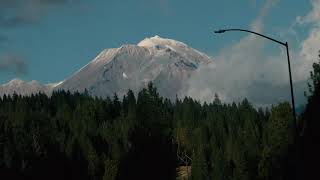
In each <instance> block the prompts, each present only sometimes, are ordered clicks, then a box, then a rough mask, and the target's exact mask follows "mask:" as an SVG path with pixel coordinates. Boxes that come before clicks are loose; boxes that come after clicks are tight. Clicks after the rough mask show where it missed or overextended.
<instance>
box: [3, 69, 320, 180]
mask: <svg viewBox="0 0 320 180" xmlns="http://www.w3.org/2000/svg"><path fill="white" fill-rule="evenodd" d="M311 80H312V81H310V84H309V87H310V93H308V95H307V98H308V105H307V107H306V111H305V112H304V113H303V114H302V115H301V117H300V118H299V128H298V129H297V131H296V129H294V127H295V126H294V124H293V123H294V121H293V117H292V109H291V105H290V104H289V103H286V102H284V103H280V104H278V105H276V106H273V107H271V108H270V109H262V108H259V109H257V108H255V107H253V105H252V104H250V102H248V100H246V99H244V100H243V101H242V102H240V103H232V104H225V103H223V102H221V101H220V100H219V97H218V96H216V98H215V100H214V101H213V102H211V103H204V104H202V103H200V102H198V101H195V100H193V99H191V98H187V97H186V98H184V99H183V100H178V99H177V100H176V101H174V102H172V101H170V100H168V99H164V98H162V97H161V96H160V95H159V94H158V92H157V90H156V88H155V87H154V86H153V85H152V84H149V85H148V87H147V88H145V89H142V90H141V91H140V92H139V93H138V94H136V95H135V94H134V93H133V92H132V91H130V90H129V91H128V93H127V94H126V95H125V96H124V97H118V96H117V95H114V97H112V98H107V99H100V98H94V97H91V96H89V95H88V93H86V92H85V93H81V94H80V93H70V92H64V91H61V92H54V93H53V94H52V96H50V97H48V96H46V95H44V94H41V93H39V94H35V95H32V96H28V97H21V96H19V95H13V96H4V97H2V98H1V99H0V169H1V170H0V177H1V179H3V178H2V177H5V178H4V179H7V178H10V179H30V180H31V179H77V180H80V179H93V180H100V179H103V180H114V179H120V180H125V179H140V180H141V179H159V180H160V179H195V180H201V179H221V180H245V179H261V180H271V179H272V180H277V179H279V180H280V179H293V178H294V177H304V176H305V173H308V174H309V175H310V174H312V172H314V171H315V169H316V167H313V169H312V167H311V165H310V164H309V162H310V161H312V159H313V158H315V156H314V154H317V150H319V147H318V146H319V143H317V142H318V140H319V130H320V129H319V128H320V126H319V122H318V120H319V119H317V117H318V114H319V106H318V105H319V103H320V99H319V94H320V93H319V91H320V88H319V86H320V65H319V64H314V70H313V72H312V73H311ZM295 132H297V133H295ZM315 146H316V147H315ZM314 147H315V148H314ZM318 152H319V151H318ZM318 162H319V161H318ZM308 165H309V166H310V167H309V166H308ZM302 179H304V178H302Z"/></svg>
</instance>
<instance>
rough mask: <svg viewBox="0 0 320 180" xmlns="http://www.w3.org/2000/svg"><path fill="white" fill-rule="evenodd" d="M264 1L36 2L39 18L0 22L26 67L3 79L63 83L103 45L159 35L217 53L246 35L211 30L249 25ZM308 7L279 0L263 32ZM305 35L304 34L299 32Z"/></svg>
mask: <svg viewBox="0 0 320 180" xmlns="http://www.w3.org/2000/svg"><path fill="white" fill-rule="evenodd" d="M0 3H1V2H0ZM264 3H265V1H262V0H260V1H259V0H256V1H255V0H239V1H234V0H225V1H219V0H216V1H213V0H197V1H185V0H135V1H133V0H126V1H124V0H120V1H119V0H104V1H103V0H92V1H77V0H74V1H67V2H65V3H63V4H57V5H52V7H50V8H46V9H44V7H41V6H39V7H37V6H36V8H39V9H40V8H43V9H44V10H43V11H45V12H39V13H37V14H36V15H35V16H39V17H37V18H36V20H35V21H33V22H31V23H25V24H21V25H17V26H15V27H2V28H1V26H0V33H1V34H3V35H5V36H7V37H8V40H7V42H5V43H2V44H0V53H1V54H6V53H10V54H17V56H18V57H20V58H22V59H23V61H25V63H26V65H27V70H26V72H23V73H15V72H14V71H13V70H12V69H8V70H4V69H3V70H2V71H1V72H0V74H1V75H0V83H5V82H7V81H9V80H11V79H12V78H15V77H19V78H21V79H24V80H32V79H36V80H38V81H40V82H42V83H48V82H56V81H60V80H62V79H64V78H66V77H67V76H70V75H71V74H72V73H73V72H74V71H76V70H77V69H79V68H81V67H82V66H83V65H85V64H87V63H88V62H89V61H90V60H92V59H93V58H94V57H95V56H96V55H97V54H98V53H99V52H100V51H101V50H103V49H105V48H112V47H118V46H120V45H122V44H126V43H130V44H135V43H138V42H139V41H140V40H142V39H144V38H145V37H149V36H154V35H156V34H158V35H160V36H163V37H168V38H172V39H177V40H180V41H183V42H185V43H187V44H189V45H190V46H192V47H194V48H196V49H199V50H201V51H204V52H206V53H208V54H209V55H212V56H214V55H215V54H216V53H217V52H218V51H219V50H220V49H221V48H223V47H226V46H229V45H230V44H232V43H234V42H235V41H238V40H239V39H240V37H242V36H244V34H240V33H234V34H229V35H225V36H224V37H214V36H212V35H211V34H210V30H212V28H220V27H243V28H250V25H251V23H252V22H253V21H254V19H255V18H256V17H257V16H258V14H259V12H260V11H261V8H262V6H263V5H264ZM20 4H21V6H27V5H26V3H20ZM310 8H311V4H310V3H308V2H307V1H301V0H282V1H280V2H279V3H278V4H277V5H276V7H274V8H273V9H272V10H271V12H270V14H269V15H268V17H267V18H266V21H265V27H266V29H265V32H268V34H270V35H274V36H275V37H279V30H281V29H285V28H286V27H288V26H290V24H291V23H292V22H293V21H294V19H295V18H296V17H297V16H299V15H300V16H301V15H304V14H306V13H307V12H308V11H309V10H310ZM39 11H40V10H39ZM26 15H27V16H28V15H29V14H26ZM304 35H305V34H303V32H302V34H301V36H304Z"/></svg>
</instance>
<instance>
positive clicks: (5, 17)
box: [0, 0, 80, 28]
mask: <svg viewBox="0 0 320 180" xmlns="http://www.w3.org/2000/svg"><path fill="white" fill-rule="evenodd" d="M79 1H80V0H74V1H72V0H28V1H26V0H0V5H1V6H0V27H2V28H12V27H17V26H21V25H26V24H31V23H35V22H37V21H38V20H40V19H41V18H42V17H44V16H45V15H46V14H47V13H48V11H49V10H52V8H53V7H55V6H60V5H64V4H68V3H73V4H74V3H75V2H79Z"/></svg>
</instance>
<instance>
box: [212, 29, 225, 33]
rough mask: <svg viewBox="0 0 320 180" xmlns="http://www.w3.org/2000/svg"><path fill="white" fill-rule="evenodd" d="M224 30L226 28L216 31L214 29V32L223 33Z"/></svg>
mask: <svg viewBox="0 0 320 180" xmlns="http://www.w3.org/2000/svg"><path fill="white" fill-rule="evenodd" d="M224 32H226V30H224V29H219V30H217V31H214V33H224Z"/></svg>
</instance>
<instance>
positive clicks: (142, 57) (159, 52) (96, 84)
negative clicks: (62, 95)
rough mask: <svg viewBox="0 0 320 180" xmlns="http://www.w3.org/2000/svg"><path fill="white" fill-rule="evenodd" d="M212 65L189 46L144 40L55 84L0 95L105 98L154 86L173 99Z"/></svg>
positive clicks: (8, 88)
mask: <svg viewBox="0 0 320 180" xmlns="http://www.w3.org/2000/svg"><path fill="white" fill-rule="evenodd" d="M209 63H213V60H212V59H211V58H210V57H209V56H207V55H205V54H204V53H201V52H199V51H197V50H195V49H193V48H191V47H189V46H188V45H186V44H184V43H182V42H179V41H176V40H172V39H165V38H161V37H159V36H155V37H151V38H146V39H144V40H142V41H141V42H140V43H138V44H137V45H123V46H121V47H120V48H113V49H105V50H103V51H102V52H101V53H100V54H99V55H98V56H97V57H96V58H95V59H94V60H92V61H91V62H90V63H88V64H87V65H86V66H84V67H83V68H81V69H80V70H79V71H77V72H76V73H74V74H73V75H72V76H71V77H69V78H67V79H65V80H64V81H62V82H60V83H56V84H47V85H40V84H39V83H37V82H36V81H32V82H33V83H31V82H29V83H26V82H20V81H19V82H17V83H16V82H15V81H16V80H15V81H14V82H12V81H11V82H9V83H8V84H5V85H2V86H1V87H0V93H1V94H3V93H10V92H11V93H12V92H14V91H15V92H16V93H18V94H23V95H26V94H30V92H36V91H42V92H45V93H48V94H50V93H51V92H52V91H53V90H61V89H63V90H70V91H71V92H74V91H79V92H82V91H84V90H85V89H87V90H88V92H89V93H90V94H91V95H94V96H100V97H106V96H113V94H114V93H117V94H118V95H120V96H122V95H123V94H125V93H126V92H127V91H128V89H132V90H134V91H135V92H137V91H138V90H140V89H141V88H143V87H145V86H146V85H147V83H148V82H151V81H152V82H153V83H154V85H155V86H156V87H157V88H158V91H159V93H160V94H161V95H163V96H165V97H168V98H175V97H176V96H177V95H178V96H183V95H186V92H187V89H188V83H187V80H188V79H189V78H190V77H191V76H192V75H193V73H195V72H196V71H195V70H196V69H197V68H198V67H199V65H201V64H202V65H203V64H209Z"/></svg>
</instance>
